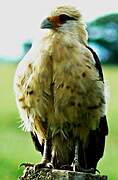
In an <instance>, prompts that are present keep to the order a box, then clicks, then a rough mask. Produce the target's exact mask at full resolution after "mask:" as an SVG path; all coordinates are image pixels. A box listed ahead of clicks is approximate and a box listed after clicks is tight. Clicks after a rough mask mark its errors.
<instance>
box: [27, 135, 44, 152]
mask: <svg viewBox="0 0 118 180" xmlns="http://www.w3.org/2000/svg"><path fill="white" fill-rule="evenodd" d="M30 133H31V138H32V140H33V143H34V145H35V148H36V150H38V151H39V152H41V154H43V149H44V144H42V145H41V144H40V142H39V140H38V137H37V135H36V133H35V132H30Z"/></svg>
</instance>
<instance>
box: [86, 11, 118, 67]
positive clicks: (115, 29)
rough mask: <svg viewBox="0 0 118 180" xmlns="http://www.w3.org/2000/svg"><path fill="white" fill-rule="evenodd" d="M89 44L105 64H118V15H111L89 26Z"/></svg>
mask: <svg viewBox="0 0 118 180" xmlns="http://www.w3.org/2000/svg"><path fill="white" fill-rule="evenodd" d="M88 32H89V43H90V45H91V46H93V48H95V49H96V50H97V51H98V54H99V56H100V59H101V60H102V61H103V62H104V63H105V62H106V63H109V64H113V63H118V58H117V57H118V14H110V15H106V16H103V17H100V18H98V19H96V20H95V21H93V22H91V23H89V24H88Z"/></svg>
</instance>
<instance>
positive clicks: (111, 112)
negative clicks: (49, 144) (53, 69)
mask: <svg viewBox="0 0 118 180" xmlns="http://www.w3.org/2000/svg"><path fill="white" fill-rule="evenodd" d="M15 69H16V65H14V64H1V65H0V100H1V103H0V179H1V180H16V179H17V178H18V176H20V175H21V174H22V168H21V169H20V168H18V166H19V164H20V163H22V162H35V163H37V162H39V160H40V158H41V156H40V153H38V152H36V151H35V149H34V146H33V143H32V141H31V138H30V135H29V134H28V133H25V132H23V131H22V130H21V129H20V128H18V127H19V125H20V119H19V115H18V112H17V109H16V104H15V98H14V94H13V88H12V84H13V76H14V72H15ZM104 74H105V79H106V80H107V81H108V87H109V91H110V97H109V106H108V121H109V136H108V137H107V141H106V149H105V153H104V157H103V159H102V160H101V161H100V162H99V165H98V169H99V170H100V172H101V174H107V175H108V176H109V180H117V179H118V170H117V166H118V156H117V150H118V140H117V138H118V133H117V132H118V125H117V124H118V122H117V117H118V98H117V97H118V96H117V91H118V90H117V81H118V80H117V79H118V67H114V66H108V67H106V66H105V67H104Z"/></svg>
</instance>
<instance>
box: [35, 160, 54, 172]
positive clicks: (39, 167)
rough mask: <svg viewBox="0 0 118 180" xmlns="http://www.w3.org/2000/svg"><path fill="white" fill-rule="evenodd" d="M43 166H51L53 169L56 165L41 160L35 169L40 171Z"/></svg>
mask: <svg viewBox="0 0 118 180" xmlns="http://www.w3.org/2000/svg"><path fill="white" fill-rule="evenodd" d="M41 168H49V169H53V168H54V166H53V164H52V163H51V162H45V161H44V162H40V163H39V164H36V165H35V166H34V169H35V171H40V169H41Z"/></svg>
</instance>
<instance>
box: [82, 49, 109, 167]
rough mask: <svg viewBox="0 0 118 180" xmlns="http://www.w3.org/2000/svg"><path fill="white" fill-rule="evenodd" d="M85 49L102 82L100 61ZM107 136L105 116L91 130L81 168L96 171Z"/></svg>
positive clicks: (94, 54)
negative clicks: (94, 128) (95, 127)
mask: <svg viewBox="0 0 118 180" xmlns="http://www.w3.org/2000/svg"><path fill="white" fill-rule="evenodd" d="M87 48H88V49H89V50H90V51H91V53H92V54H93V57H94V60H95V62H96V64H95V66H96V69H97V71H98V72H99V76H100V78H101V80H102V81H103V82H104V78H103V72H102V67H101V64H100V60H99V58H98V56H97V54H96V53H95V52H94V51H93V49H92V48H90V47H88V46H87ZM106 135H108V125H107V119H106V116H103V117H101V118H100V124H99V128H97V129H96V130H91V131H90V134H89V139H88V146H87V148H86V149H85V150H84V154H81V155H82V156H81V157H83V158H82V159H81V166H82V167H83V168H88V169H89V168H94V169H96V166H97V163H98V161H99V160H100V158H102V156H103V153H104V147H105V137H106ZM84 159H85V160H84Z"/></svg>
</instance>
